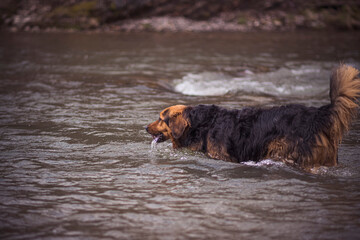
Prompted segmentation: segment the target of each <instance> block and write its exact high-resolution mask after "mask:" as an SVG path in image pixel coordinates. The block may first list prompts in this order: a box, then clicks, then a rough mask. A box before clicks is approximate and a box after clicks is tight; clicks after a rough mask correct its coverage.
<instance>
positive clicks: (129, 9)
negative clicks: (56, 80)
mask: <svg viewBox="0 0 360 240" xmlns="http://www.w3.org/2000/svg"><path fill="white" fill-rule="evenodd" d="M159 18H160V19H161V20H159ZM140 19H141V20H142V21H140ZM145 19H148V21H145ZM149 19H152V21H150V20H149ZM129 20H132V21H129ZM199 22H202V24H201V26H198V25H197V26H196V27H191V26H190V25H192V24H199ZM0 25H1V26H2V27H3V28H6V29H10V30H12V31H18V30H25V31H38V30H40V29H42V30H43V29H48V30H50V29H54V28H57V29H58V28H59V29H72V30H89V29H102V30H115V31H116V30H124V31H136V30H147V31H181V30H189V31H211V30H231V31H236V30H242V31H246V30H255V29H261V30H285V29H286V30H294V29H338V30H355V29H360V2H359V1H356V0H305V1H302V0H249V1H245V0H222V1H220V0H198V1H189V0H88V1H84V0H51V1H45V0H2V1H1V3H0Z"/></svg>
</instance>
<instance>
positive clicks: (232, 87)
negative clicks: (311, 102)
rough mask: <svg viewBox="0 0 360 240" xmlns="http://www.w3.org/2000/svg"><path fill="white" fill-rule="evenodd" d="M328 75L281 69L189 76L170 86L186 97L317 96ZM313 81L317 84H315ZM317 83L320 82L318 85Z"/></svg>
mask: <svg viewBox="0 0 360 240" xmlns="http://www.w3.org/2000/svg"><path fill="white" fill-rule="evenodd" d="M327 76H328V73H326V74H325V73H324V71H321V70H319V69H315V68H310V67H306V66H302V67H300V68H299V69H292V70H289V69H286V68H280V69H278V70H276V71H274V72H269V73H259V74H253V73H252V72H251V73H250V72H245V76H244V77H231V76H229V75H225V74H222V73H215V72H203V73H188V74H186V75H185V76H184V77H182V78H181V79H177V80H175V81H174V82H173V87H174V90H175V91H177V92H180V93H182V94H185V95H195V96H219V95H225V94H228V93H238V92H241V93H248V94H266V95H270V96H296V97H309V96H318V95H319V94H323V93H324V92H326V91H327V88H328V84H324V81H322V80H325V81H327ZM315 80H316V81H315ZM317 80H319V81H317Z"/></svg>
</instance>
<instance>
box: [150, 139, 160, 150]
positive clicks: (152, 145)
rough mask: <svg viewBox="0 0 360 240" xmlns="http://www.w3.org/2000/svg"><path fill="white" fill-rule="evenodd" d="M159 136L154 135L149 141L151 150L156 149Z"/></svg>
mask: <svg viewBox="0 0 360 240" xmlns="http://www.w3.org/2000/svg"><path fill="white" fill-rule="evenodd" d="M159 138H160V136H157V137H154V139H153V140H152V142H151V150H153V149H156V145H157V142H158V141H159Z"/></svg>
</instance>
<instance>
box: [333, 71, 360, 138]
mask: <svg viewBox="0 0 360 240" xmlns="http://www.w3.org/2000/svg"><path fill="white" fill-rule="evenodd" d="M359 96H360V77H359V71H358V70H357V69H355V68H353V67H351V66H347V65H340V66H339V67H338V68H337V69H335V71H334V72H333V74H332V76H331V79H330V99H331V109H332V114H331V118H332V129H331V130H332V135H333V137H334V139H336V140H337V141H341V139H342V136H343V134H344V133H345V132H347V131H348V130H349V125H350V124H351V121H352V120H353V119H354V118H355V116H356V115H357V107H358V104H359V102H358V100H357V98H358V97H359Z"/></svg>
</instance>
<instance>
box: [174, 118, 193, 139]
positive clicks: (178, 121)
mask: <svg viewBox="0 0 360 240" xmlns="http://www.w3.org/2000/svg"><path fill="white" fill-rule="evenodd" d="M187 126H189V122H188V121H187V120H186V119H185V118H184V116H183V114H182V113H176V114H174V115H173V116H170V119H169V128H170V129H171V132H172V136H173V137H174V138H175V139H179V138H180V137H181V136H182V135H183V134H184V131H185V129H186V127H187Z"/></svg>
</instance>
